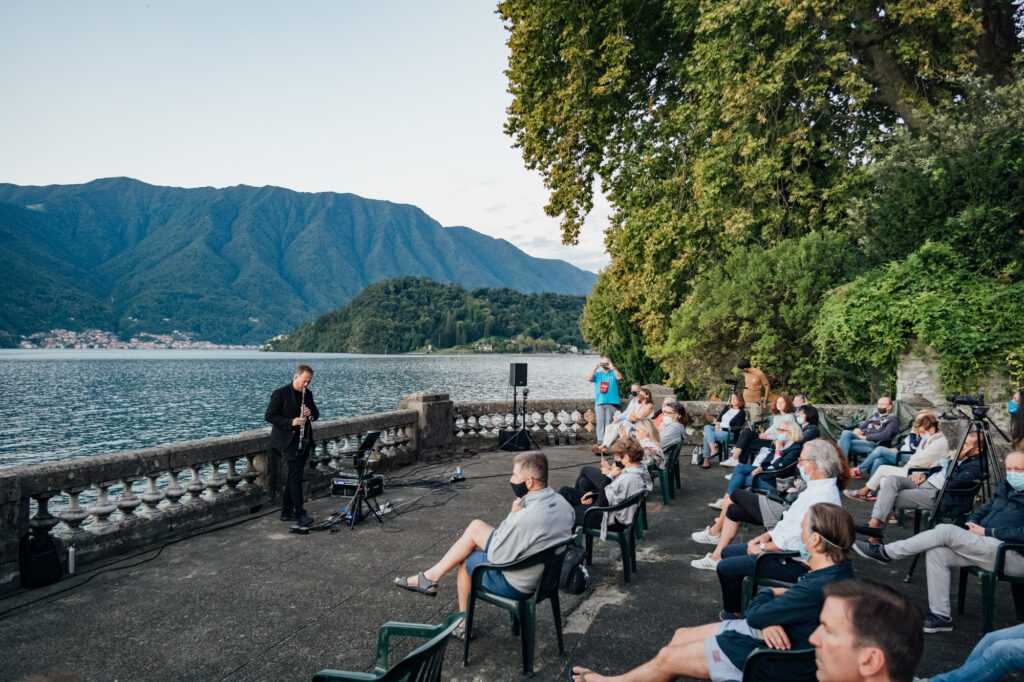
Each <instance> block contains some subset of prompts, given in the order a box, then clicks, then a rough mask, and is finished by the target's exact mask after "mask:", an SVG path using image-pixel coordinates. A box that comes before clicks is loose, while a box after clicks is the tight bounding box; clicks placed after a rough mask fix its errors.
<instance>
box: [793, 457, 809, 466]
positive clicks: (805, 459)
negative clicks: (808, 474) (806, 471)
mask: <svg viewBox="0 0 1024 682" xmlns="http://www.w3.org/2000/svg"><path fill="white" fill-rule="evenodd" d="M810 461H811V460H809V459H807V458H806V457H800V458H799V459H797V460H796V463H797V464H800V463H801V462H803V463H804V464H807V463H808V462H810Z"/></svg>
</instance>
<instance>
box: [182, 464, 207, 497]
mask: <svg viewBox="0 0 1024 682" xmlns="http://www.w3.org/2000/svg"><path fill="white" fill-rule="evenodd" d="M200 467H201V465H199V464H193V465H191V466H190V467H189V471H190V472H192V480H191V481H189V482H188V485H187V486H185V490H187V491H188V496H189V497H188V499H187V500H185V505H186V506H189V507H195V506H199V505H202V504H203V498H202V495H203V491H204V490H206V483H205V482H204V481H203V477H202V476H200V475H199V469H200Z"/></svg>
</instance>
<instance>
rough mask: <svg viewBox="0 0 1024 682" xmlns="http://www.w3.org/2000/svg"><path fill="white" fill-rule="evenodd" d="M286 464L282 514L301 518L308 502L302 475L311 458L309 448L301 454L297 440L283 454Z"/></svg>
mask: <svg viewBox="0 0 1024 682" xmlns="http://www.w3.org/2000/svg"><path fill="white" fill-rule="evenodd" d="M281 457H282V459H284V464H285V479H284V494H283V495H282V496H281V513H282V514H294V515H295V516H299V515H301V514H303V513H305V510H304V509H303V503H304V502H305V501H306V498H305V496H304V495H303V494H302V474H303V472H304V471H305V469H306V460H307V459H308V458H309V448H306V449H304V450H303V451H302V452H299V442H298V439H295V440H294V441H293V442H291V443H289V444H288V447H287V448H285V451H284V452H282V453H281Z"/></svg>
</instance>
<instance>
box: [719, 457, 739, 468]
mask: <svg viewBox="0 0 1024 682" xmlns="http://www.w3.org/2000/svg"><path fill="white" fill-rule="evenodd" d="M739 465H740V461H739V460H738V459H733V458H732V457H729V458H728V459H723V460H722V461H721V462H719V463H718V466H720V467H735V466H739Z"/></svg>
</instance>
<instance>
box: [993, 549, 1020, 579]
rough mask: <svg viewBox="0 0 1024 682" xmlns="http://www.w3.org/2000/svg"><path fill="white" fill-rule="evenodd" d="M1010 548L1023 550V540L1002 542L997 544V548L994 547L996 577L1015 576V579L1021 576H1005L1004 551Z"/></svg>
mask: <svg viewBox="0 0 1024 682" xmlns="http://www.w3.org/2000/svg"><path fill="white" fill-rule="evenodd" d="M1010 550H1016V551H1018V552H1024V542H1004V543H1003V544H1001V545H999V547H998V549H996V567H995V573H996V577H997V578H999V579H1005V578H1015V579H1017V580H1020V579H1021V578H1020V577H1019V576H1007V575H1006V573H1005V569H1006V565H1005V564H1006V553H1007V552H1009V551H1010Z"/></svg>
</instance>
